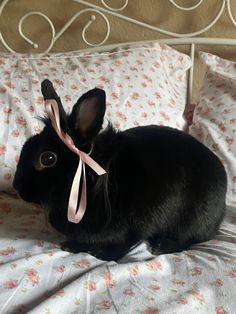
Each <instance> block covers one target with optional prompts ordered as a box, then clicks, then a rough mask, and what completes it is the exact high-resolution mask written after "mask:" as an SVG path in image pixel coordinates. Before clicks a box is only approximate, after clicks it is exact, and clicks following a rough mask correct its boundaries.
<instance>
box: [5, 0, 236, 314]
mask: <svg viewBox="0 0 236 314" xmlns="http://www.w3.org/2000/svg"><path fill="white" fill-rule="evenodd" d="M42 2H44V1H42ZM134 2H135V3H134ZM158 2H159V3H158ZM206 2H207V1H204V0H200V1H190V2H189V1H188V2H186V1H182V2H181V1H174V0H170V1H165V3H163V2H162V1H147V2H146V1H145V3H147V5H145V6H144V4H143V2H142V1H141V0H136V1H132V3H131V1H128V0H127V1H121V2H119V4H118V3H117V2H116V1H111V2H109V4H108V1H101V2H99V3H98V1H82V0H76V1H65V0H64V1H63V0H61V1H51V2H50V3H48V4H46V3H44V4H43V5H42V3H41V4H39V3H36V2H35V1H33V0H32V1H24V0H21V1H7V0H4V1H2V3H1V6H0V17H1V22H0V23H1V24H0V25H1V29H0V30H1V32H0V40H1V45H2V46H1V47H2V49H1V51H2V52H1V53H0V191H1V192H0V272H1V275H0V313H45V314H46V313H48V314H49V313H50V314H52V313H56V314H58V313H71V314H72V313H125V314H126V313H140V314H158V313H168V314H169V313H178V314H179V313H189V314H190V313H216V314H227V313H228V314H229V313H235V309H236V301H235V291H236V262H235V261H236V142H235V138H236V137H235V133H236V104H235V102H236V92H235V91H236V63H235V61H234V59H235V60H236V58H235V54H234V47H235V44H236V39H234V38H235V26H236V20H235V18H234V15H235V14H236V13H234V12H236V5H235V3H233V2H232V1H230V0H227V1H213V2H214V3H213V2H211V3H206ZM40 5H41V7H40ZM55 5H56V6H57V7H58V11H57V12H55ZM37 6H39V7H37ZM154 9H155V10H154ZM201 10H202V11H201ZM16 12H17V13H16ZM137 12H138V13H139V15H142V18H141V19H140V20H139V19H137V18H136V17H134V16H135V14H136V15H137ZM162 12H165V15H166V19H164V18H162ZM175 12H177V13H175ZM206 12H212V20H211V19H210V21H209V20H207V21H206ZM145 13H146V20H145V18H143V16H144V15H145ZM11 14H12V15H11ZM18 14H19V15H20V18H19V17H18ZM59 14H61V15H62V17H63V18H59ZM174 14H176V15H174ZM188 14H190V15H188ZM156 16H157V17H158V19H159V20H160V24H159V21H158V23H156V19H157V18H156ZM173 16H175V17H176V21H177V22H176V21H175V22H173V21H172V20H173ZM53 17H54V20H55V21H54V20H53ZM83 19H84V20H83ZM144 20H145V22H144ZM10 21H11V22H10ZM16 21H17V23H18V22H19V25H18V26H19V34H20V35H16V34H15V31H13V28H14V27H15V26H16V25H15V24H16ZM78 21H79V22H78ZM154 21H155V22H154ZM194 21H198V22H197V24H196V23H194ZM202 21H203V24H202V26H201V25H200V24H201V22H202ZM53 23H55V24H53ZM76 23H77V24H76ZM96 23H97V24H96ZM172 23H173V24H172ZM157 24H158V25H157ZM193 24H195V25H193ZM73 25H74V26H73ZM196 25H197V26H198V27H197V30H196ZM77 27H78V28H79V29H82V38H83V40H84V43H81V42H80V43H79V45H80V47H79V48H80V50H77V49H78V47H77V46H76V45H77V41H75V39H74V37H75V33H76V34H77V33H78V31H77ZM194 27H195V29H194ZM114 28H115V30H114ZM175 29H177V30H178V31H174V30H175ZM186 29H187V30H188V31H187V32H186ZM13 33H14V36H13ZM48 34H49V35H48ZM216 34H217V35H216ZM219 34H220V35H221V37H220V35H219ZM63 36H65V37H63ZM66 36H67V37H66ZM76 36H78V35H76ZM122 36H123V38H122ZM63 38H65V39H63ZM140 39H141V40H142V41H140ZM144 39H145V41H144ZM147 39H149V40H147ZM137 40H139V41H137ZM99 41H100V42H99ZM24 42H25V43H24ZM117 42H119V44H117ZM124 42H125V43H124ZM105 44H106V45H105ZM107 44H108V45H107ZM89 46H95V47H92V48H91V47H89ZM75 47H76V48H75ZM187 52H188V54H187ZM199 69H200V70H199ZM45 78H49V79H50V80H52V81H53V83H54V86H55V87H56V90H57V91H60V95H61V97H62V100H63V103H64V106H65V109H66V111H67V112H70V110H71V106H72V105H73V103H75V101H76V100H77V98H78V97H79V96H80V94H82V93H83V92H85V91H87V90H88V89H89V88H93V87H94V86H98V87H100V88H103V89H105V90H106V93H107V113H106V119H105V125H106V123H107V121H108V120H110V121H111V122H112V124H113V125H114V126H115V128H117V129H120V130H123V129H126V128H129V127H132V126H137V125H145V124H151V123H154V124H158V125H168V126H171V127H175V128H178V129H181V130H184V131H185V132H189V133H190V134H191V135H193V136H194V137H196V138H197V139H198V140H199V141H201V142H202V143H203V144H205V145H206V146H207V147H209V148H210V149H211V150H212V151H213V152H214V153H215V154H216V155H217V156H218V157H219V158H220V159H221V161H222V163H223V164H224V166H225V169H226V171H227V177H228V188H227V210H226V216H225V219H224V221H223V223H222V225H221V227H220V230H219V232H218V233H217V235H216V236H215V238H214V239H212V240H211V241H208V242H205V243H200V244H197V245H194V246H192V247H191V248H190V249H189V250H186V251H183V252H180V253H175V254H166V255H152V254H151V253H150V250H149V248H148V247H147V245H146V243H141V244H140V245H138V246H137V247H134V248H133V249H132V250H131V251H130V252H129V253H128V254H127V255H126V256H125V257H124V258H122V259H121V260H119V261H118V262H113V261H111V262H104V261H101V260H99V259H97V258H95V257H93V256H91V255H89V254H86V253H79V254H72V253H69V252H66V251H63V250H61V248H60V243H61V241H63V240H64V238H63V236H62V235H61V234H59V233H57V232H56V231H55V230H54V229H52V227H51V226H50V225H49V223H48V222H47V218H46V214H45V211H44V210H43V208H41V207H40V206H36V205H34V204H31V203H26V202H24V201H22V200H21V199H20V198H19V197H18V196H17V195H16V193H15V191H14V190H13V188H12V180H13V176H14V172H15V168H16V164H17V160H18V158H19V153H20V149H21V147H22V145H23V143H24V141H25V140H26V139H27V138H28V137H29V136H31V135H32V134H36V133H38V132H40V130H41V129H42V123H41V122H40V120H38V119H35V117H36V116H40V115H43V114H44V108H43V98H42V95H41V93H40V82H41V81H42V80H43V79H45ZM105 125H104V127H105Z"/></svg>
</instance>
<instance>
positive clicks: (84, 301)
mask: <svg viewBox="0 0 236 314" xmlns="http://www.w3.org/2000/svg"><path fill="white" fill-rule="evenodd" d="M62 239H63V238H62V236H61V235H59V234H58V233H57V232H55V231H54V230H53V229H51V227H50V226H49V225H47V224H46V223H45V215H44V212H43V211H42V210H41V208H40V207H36V206H34V205H31V204H28V203H25V202H23V201H21V200H19V199H17V198H16V197H14V196H10V195H7V194H3V193H2V194H0V313H44V314H52V313H53V314H54V313H55V314H59V313H71V314H72V313H81V314H85V313H109V314H112V313H124V314H128V313H132V314H133V313H137V314H157V313H168V314H169V313H171V314H174V313H175V314H177V313H178V314H179V313H184V314H186V313H188V314H191V313H207V314H211V313H217V314H223V313H225V314H226V313H228V314H231V313H236V209H235V208H228V209H227V216H226V218H225V221H224V223H223V224H222V226H221V229H220V231H219V234H218V235H217V236H216V238H215V239H214V240H212V241H209V242H206V243H203V244H199V245H195V246H194V247H192V248H191V250H188V251H185V252H182V253H176V254H168V255H160V256H152V255H151V254H150V253H149V251H148V250H147V248H146V246H145V244H141V245H139V246H138V247H136V248H135V249H134V250H133V251H131V252H130V254H129V255H127V256H126V257H125V258H124V259H123V260H121V261H120V262H119V263H115V262H109V263H106V262H104V261H100V260H98V259H96V258H95V257H92V256H90V255H88V254H85V253H80V254H70V253H68V252H64V251H62V250H61V249H60V248H59V246H58V243H59V242H60V241H61V240H62Z"/></svg>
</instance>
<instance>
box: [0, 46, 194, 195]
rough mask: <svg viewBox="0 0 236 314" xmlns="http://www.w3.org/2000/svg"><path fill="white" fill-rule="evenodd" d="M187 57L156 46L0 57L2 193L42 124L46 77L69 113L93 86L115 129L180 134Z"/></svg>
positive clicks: (184, 98) (7, 187)
mask: <svg viewBox="0 0 236 314" xmlns="http://www.w3.org/2000/svg"><path fill="white" fill-rule="evenodd" d="M190 66H191V60H190V58H189V57H188V56H187V55H184V54H182V53H179V52H178V51H176V50H174V49H172V48H170V47H168V46H166V45H160V44H158V43H154V44H153V43H152V44H146V45H136V46H129V47H126V48H121V49H118V50H113V51H109V52H102V53H87V54H86V53H78V52H73V53H66V54H52V55H48V56H40V55H30V56H26V55H11V54H0V125H1V129H0V190H8V189H9V188H10V186H11V182H12V178H13V175H14V171H15V166H16V163H17V160H18V157H19V153H20V150H21V147H22V145H23V143H24V142H25V140H26V139H27V138H28V137H29V136H31V135H32V134H35V133H37V132H39V131H40V130H41V129H42V127H43V125H42V124H41V123H40V121H38V120H37V119H35V117H36V116H43V115H44V114H45V112H44V102H43V98H42V95H41V92H40V84H41V82H42V81H43V80H44V79H45V78H48V79H50V80H51V81H52V82H53V83H54V87H55V89H56V90H57V92H58V94H59V95H60V97H61V99H62V103H63V104H64V107H65V109H66V111H67V112H68V113H69V112H70V111H71V109H72V106H73V104H74V103H75V102H76V101H77V99H78V98H79V97H80V96H81V95H82V94H83V93H85V92H86V91H88V90H89V89H92V88H94V87H95V86H97V87H100V88H103V89H104V90H105V91H106V94H107V112H106V119H105V124H106V123H107V120H108V119H109V120H110V121H111V122H112V124H113V125H114V126H115V127H116V128H117V129H122V130H123V129H127V128H130V127H133V126H138V125H146V124H159V125H169V126H172V127H175V128H179V129H183V127H184V125H185V120H184V118H183V112H184V108H185V100H186V89H187V79H186V78H187V75H186V74H187V70H188V69H189V67H190Z"/></svg>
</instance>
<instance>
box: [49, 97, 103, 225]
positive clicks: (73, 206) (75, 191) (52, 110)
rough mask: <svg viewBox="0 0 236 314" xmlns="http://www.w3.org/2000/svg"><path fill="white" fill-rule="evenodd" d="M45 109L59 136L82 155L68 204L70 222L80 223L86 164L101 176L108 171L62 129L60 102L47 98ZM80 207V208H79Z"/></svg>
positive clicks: (85, 202)
mask: <svg viewBox="0 0 236 314" xmlns="http://www.w3.org/2000/svg"><path fill="white" fill-rule="evenodd" d="M45 109H46V112H47V114H48V117H49V119H50V120H51V123H52V126H53V128H54V130H55V131H56V133H57V135H58V136H59V138H60V139H61V140H62V142H63V143H65V145H66V146H67V147H68V148H69V149H70V150H71V151H72V152H74V153H75V154H76V155H78V156H79V157H80V161H79V165H78V168H77V171H76V173H75V176H74V179H73V183H72V186H71V191H70V198H69V204H68V211H67V218H68V220H69V221H70V222H74V223H78V222H80V220H81V219H82V218H83V216H84V213H85V210H86V206H87V198H86V194H87V189H86V176H85V164H87V165H88V166H89V167H90V168H92V169H93V170H94V171H95V172H96V173H97V174H98V175H99V176H100V175H102V174H105V173H106V171H105V170H104V169H103V168H102V167H101V166H99V164H98V163H96V161H94V160H93V159H92V158H91V157H90V156H89V155H88V154H86V153H84V152H82V151H81V150H79V149H78V148H77V147H76V146H75V144H74V142H73V140H72V138H71V137H70V136H69V135H68V134H67V133H64V132H63V131H62V130H61V126H60V115H59V109H58V104H57V102H56V100H55V99H47V100H45ZM81 176H82V180H83V182H82V190H81V196H80V202H79V206H77V205H78V195H79V187H80V180H81ZM77 207H78V210H77Z"/></svg>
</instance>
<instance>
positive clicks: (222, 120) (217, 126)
mask: <svg viewBox="0 0 236 314" xmlns="http://www.w3.org/2000/svg"><path fill="white" fill-rule="evenodd" d="M200 57H201V59H202V61H203V62H204V63H205V64H206V66H207V71H206V75H205V80H204V82H203V85H202V89H201V92H200V95H199V99H198V102H197V106H196V107H195V110H194V114H193V123H192V125H191V126H190V129H189V133H190V134H192V135H193V136H194V137H196V138H197V139H198V140H200V141H201V142H202V143H204V144H205V145H206V146H208V147H209V148H210V149H211V150H212V151H213V152H214V153H215V154H216V155H217V156H218V157H219V158H220V159H221V160H222V162H223V164H224V166H225V168H226V171H227V176H228V190H227V203H228V204H230V205H236V62H232V61H229V60H225V59H222V58H220V57H217V56H215V55H212V54H209V53H204V52H201V53H200Z"/></svg>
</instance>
